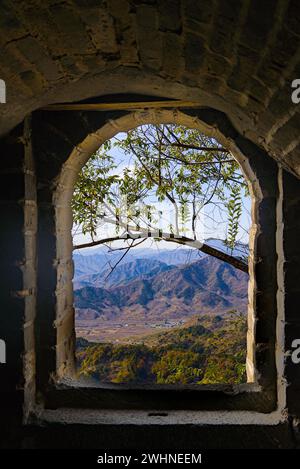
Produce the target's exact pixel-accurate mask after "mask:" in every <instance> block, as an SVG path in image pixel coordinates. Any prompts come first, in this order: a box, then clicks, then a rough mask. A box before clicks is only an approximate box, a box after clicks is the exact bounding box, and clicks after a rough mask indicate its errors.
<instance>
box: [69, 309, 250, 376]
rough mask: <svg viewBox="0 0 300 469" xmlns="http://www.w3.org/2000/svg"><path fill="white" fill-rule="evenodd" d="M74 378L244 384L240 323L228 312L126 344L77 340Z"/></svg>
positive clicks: (243, 338)
mask: <svg viewBox="0 0 300 469" xmlns="http://www.w3.org/2000/svg"><path fill="white" fill-rule="evenodd" d="M77 359H78V373H79V375H80V376H86V377H92V378H94V379H96V380H97V381H99V382H103V383H109V382H110V383H131V384H213V383H232V384H234V383H242V382H245V381H246V375H245V361H246V318H245V315H243V314H238V313H236V312H229V313H227V314H226V315H224V317H221V316H213V317H212V316H207V315H204V316H201V317H195V318H193V319H192V320H191V321H190V322H189V324H187V325H185V326H184V327H180V328H176V329H173V330H172V331H168V332H164V333H158V334H153V335H149V336H147V337H144V338H143V339H142V340H141V341H140V342H136V343H134V344H129V345H116V344H112V343H98V344H97V343H89V342H88V341H86V340H84V339H80V338H79V339H77Z"/></svg>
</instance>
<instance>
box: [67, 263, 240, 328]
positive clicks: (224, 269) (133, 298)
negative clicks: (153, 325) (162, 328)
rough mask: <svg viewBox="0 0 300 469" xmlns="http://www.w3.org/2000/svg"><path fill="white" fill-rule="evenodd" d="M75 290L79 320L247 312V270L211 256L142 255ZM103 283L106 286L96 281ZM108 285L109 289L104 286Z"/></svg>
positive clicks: (177, 316) (90, 278)
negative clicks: (184, 260)
mask: <svg viewBox="0 0 300 469" xmlns="http://www.w3.org/2000/svg"><path fill="white" fill-rule="evenodd" d="M104 278H105V276H104V275H103V274H102V276H101V275H100V276H99V274H96V275H95V276H94V283H92V282H91V280H92V279H93V276H91V277H89V280H88V284H87V285H86V286H84V287H82V288H79V289H77V290H75V293H74V297H75V307H76V318H77V319H79V320H80V319H96V318H102V319H105V320H112V319H118V320H120V321H126V320H127V321H128V320H129V319H131V320H133V319H136V320H140V319H142V318H143V320H145V318H146V319H147V320H151V321H155V320H162V319H179V318H183V317H190V316H192V315H194V314H198V313H201V314H206V313H216V314H221V313H222V312H226V311H228V310H230V309H238V310H240V311H246V305H247V284H248V275H247V274H245V273H243V272H241V271H239V270H237V269H235V268H234V267H233V266H231V265H229V264H227V263H225V262H222V261H219V260H217V259H215V258H213V257H210V256H203V257H201V258H200V260H198V261H194V262H191V263H189V264H186V265H184V264H183V265H175V266H174V265H173V266H170V265H167V264H165V263H163V262H158V261H156V260H153V259H151V260H149V259H138V260H135V261H133V262H128V263H126V264H123V265H122V264H121V265H119V266H117V268H116V269H115V270H114V272H113V273H112V274H111V278H110V280H109V277H108V279H107V280H108V282H107V283H106V284H104V281H103V280H104ZM97 285H103V286H97ZM104 285H105V288H104Z"/></svg>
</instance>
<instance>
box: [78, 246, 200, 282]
mask: <svg viewBox="0 0 300 469" xmlns="http://www.w3.org/2000/svg"><path fill="white" fill-rule="evenodd" d="M122 255H123V252H121V253H120V252H119V251H108V249H107V248H103V247H102V248H99V249H93V250H90V251H87V252H85V253H82V252H81V251H75V252H74V255H73V260H74V267H75V271H74V282H77V283H75V288H78V287H79V286H80V284H81V286H83V285H85V284H89V283H90V276H91V275H98V276H99V278H100V277H101V276H102V274H103V272H107V271H108V269H109V267H110V265H115V264H116V263H117V262H118V261H119V260H120V258H121V256H122ZM203 256H205V254H203V253H201V252H200V251H197V250H195V249H187V248H181V247H178V248H176V249H159V250H158V249H132V250H131V251H130V252H129V253H128V254H127V255H126V256H125V257H124V259H123V260H122V261H121V262H120V264H119V266H123V265H125V264H128V263H130V262H133V261H136V260H138V259H144V260H149V261H158V262H161V263H164V264H167V265H169V266H172V265H178V264H186V263H190V262H194V261H197V260H199V259H200V258H201V257H203ZM95 278H96V277H95ZM79 282H80V283H79ZM85 282H86V283H85Z"/></svg>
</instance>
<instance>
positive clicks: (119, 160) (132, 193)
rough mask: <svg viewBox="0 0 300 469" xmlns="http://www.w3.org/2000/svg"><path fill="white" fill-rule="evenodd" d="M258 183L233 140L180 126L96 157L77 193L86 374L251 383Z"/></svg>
mask: <svg viewBox="0 0 300 469" xmlns="http://www.w3.org/2000/svg"><path fill="white" fill-rule="evenodd" d="M249 189H250V190H249ZM250 191H251V187H249V186H248V182H247V180H246V178H245V176H244V174H243V171H242V169H241V166H240V164H239V163H238V162H237V160H236V159H235V157H234V155H233V154H232V152H231V151H230V150H229V149H228V148H227V147H226V145H224V144H222V143H220V142H219V141H218V140H217V139H216V138H215V137H211V136H208V135H206V134H204V133H202V132H200V131H199V130H198V129H191V128H188V127H186V126H183V125H179V124H166V123H164V124H145V125H142V126H139V127H136V128H134V129H133V130H129V131H126V132H119V133H117V134H116V135H115V136H114V137H113V138H111V139H107V140H106V141H105V142H104V143H103V145H102V146H100V147H99V148H98V149H97V150H96V151H95V152H94V153H93V155H92V156H91V157H90V159H89V160H88V161H87V162H86V164H85V165H84V166H83V167H82V169H81V172H80V174H79V176H78V178H77V181H76V183H75V188H74V193H73V199H72V211H73V220H74V225H73V260H74V266H75V271H74V279H73V287H74V306H75V330H76V356H77V373H78V376H79V377H81V378H89V379H90V380H91V381H92V382H94V383H95V382H96V383H106V384H107V383H114V384H130V385H149V384H150V385H154V384H155V385H156V384H165V385H171V384H177V385H193V384H196V385H199V384H220V383H225V384H227V383H229V384H241V383H245V382H247V372H246V358H247V344H246V342H247V340H246V336H247V328H248V319H249V317H248V315H252V311H250V309H249V312H248V258H249V256H250V254H251V253H250V252H249V233H250V227H251V222H252V220H251V203H252V201H251V196H250ZM250 249H252V248H250ZM249 323H250V324H252V323H253V321H251V319H250V320H249ZM248 348H249V347H248ZM250 355H251V354H250ZM248 357H249V350H248ZM248 361H249V359H248ZM248 371H249V370H248ZM252 380H253V375H252V374H251V373H249V372H248V381H252Z"/></svg>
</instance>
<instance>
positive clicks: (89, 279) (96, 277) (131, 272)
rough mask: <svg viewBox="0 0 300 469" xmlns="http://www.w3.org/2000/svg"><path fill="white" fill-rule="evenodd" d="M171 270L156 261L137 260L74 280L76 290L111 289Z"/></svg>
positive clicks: (169, 267)
mask: <svg viewBox="0 0 300 469" xmlns="http://www.w3.org/2000/svg"><path fill="white" fill-rule="evenodd" d="M170 269H172V266H170V265H168V264H165V263H164V262H160V261H157V260H155V259H151V258H149V259H136V260H133V261H131V262H126V263H120V264H119V265H117V266H116V268H115V269H113V270H112V269H110V268H106V269H104V270H102V271H101V272H100V273H97V274H92V275H85V276H81V277H80V278H79V279H78V280H74V288H75V289H78V288H81V287H84V286H93V287H104V288H109V287H111V286H116V285H121V284H124V283H128V282H131V281H132V280H135V279H137V278H140V279H142V278H148V277H153V276H154V275H157V274H159V273H161V272H166V271H168V270H170Z"/></svg>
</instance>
